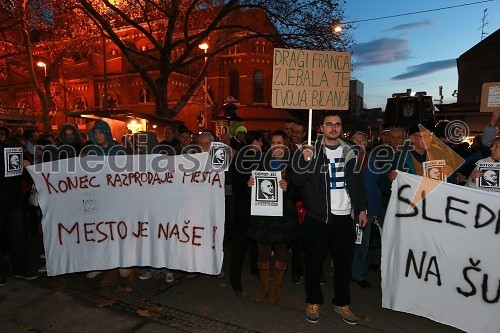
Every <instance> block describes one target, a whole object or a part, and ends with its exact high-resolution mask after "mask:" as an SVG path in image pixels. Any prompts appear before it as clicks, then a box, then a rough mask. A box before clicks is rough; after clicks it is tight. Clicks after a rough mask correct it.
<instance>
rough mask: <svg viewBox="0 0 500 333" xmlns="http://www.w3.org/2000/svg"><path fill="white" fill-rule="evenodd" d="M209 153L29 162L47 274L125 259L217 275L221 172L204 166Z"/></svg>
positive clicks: (97, 267)
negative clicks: (32, 163)
mask: <svg viewBox="0 0 500 333" xmlns="http://www.w3.org/2000/svg"><path fill="white" fill-rule="evenodd" d="M207 159H208V153H201V154H193V155H179V156H170V157H166V156H163V155H140V156H100V157H99V156H94V157H91V156H88V157H85V158H72V159H66V160H60V161H57V162H51V163H43V164H42V165H35V166H31V167H29V168H28V170H29V171H30V174H31V175H32V177H33V179H34V181H35V185H36V188H37V190H38V193H39V204H40V208H41V209H42V212H43V219H42V227H43V237H44V246H45V251H46V255H47V274H48V275H49V276H53V275H59V274H65V273H72V272H81V271H91V270H104V269H111V268H115V267H130V266H152V267H168V268H170V269H179V270H183V271H188V272H201V273H206V274H219V273H220V270H221V267H222V259H223V253H222V240H223V237H224V173H223V172H220V173H219V172H214V171H204V170H207V167H205V166H206V165H207V163H208V169H210V166H209V165H210V163H209V161H207ZM56 168H57V169H56Z"/></svg>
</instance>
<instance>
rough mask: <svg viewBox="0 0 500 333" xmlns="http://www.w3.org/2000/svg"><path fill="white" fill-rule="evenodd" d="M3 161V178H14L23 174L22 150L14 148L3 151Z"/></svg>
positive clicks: (6, 148)
mask: <svg viewBox="0 0 500 333" xmlns="http://www.w3.org/2000/svg"><path fill="white" fill-rule="evenodd" d="M3 154H4V156H3V160H4V161H5V171H4V177H15V176H20V175H22V174H23V165H22V161H23V148H20V147H14V148H8V147H5V148H4V149H3Z"/></svg>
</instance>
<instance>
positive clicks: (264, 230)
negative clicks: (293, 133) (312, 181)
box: [247, 131, 299, 304]
mask: <svg viewBox="0 0 500 333" xmlns="http://www.w3.org/2000/svg"><path fill="white" fill-rule="evenodd" d="M287 142H288V136H287V135H286V134H285V132H283V131H276V132H274V133H273V134H272V136H271V148H270V150H269V151H268V153H267V154H266V155H265V157H264V160H263V162H262V165H261V167H260V169H261V170H265V171H281V178H282V179H281V181H280V183H279V186H280V188H281V189H282V190H283V214H282V216H252V217H251V219H250V228H249V230H248V236H249V237H250V239H252V240H253V241H255V242H257V247H258V251H259V257H258V267H259V274H260V288H259V291H258V292H257V295H256V296H255V300H256V301H257V302H261V301H263V300H264V299H265V298H266V296H267V294H268V293H269V290H270V285H269V271H270V256H271V250H272V248H274V258H275V263H274V266H275V275H274V283H273V293H272V295H271V298H270V300H269V301H270V302H271V303H273V304H276V303H278V301H279V299H280V294H281V287H282V284H283V277H284V275H285V271H286V268H287V262H288V248H287V244H288V243H291V242H292V241H293V240H295V239H296V238H297V230H298V225H299V224H298V216H297V208H296V205H295V202H296V200H295V199H296V198H295V193H294V192H298V191H294V188H293V184H292V182H291V181H290V179H291V174H292V172H293V171H292V169H291V167H289V163H288V160H289V156H290V151H289V150H288V148H287V146H288V145H287ZM254 184H255V179H254V178H253V177H250V179H249V180H248V183H247V185H248V186H249V187H252V186H253V185H254ZM275 194H276V193H275Z"/></svg>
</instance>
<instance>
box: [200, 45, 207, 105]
mask: <svg viewBox="0 0 500 333" xmlns="http://www.w3.org/2000/svg"><path fill="white" fill-rule="evenodd" d="M198 47H199V48H200V49H202V50H203V51H205V65H206V64H207V50H208V44H207V43H203V44H200V45H198ZM203 88H204V90H205V108H208V91H207V75H206V74H205V82H204V83H203Z"/></svg>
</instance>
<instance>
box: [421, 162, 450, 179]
mask: <svg viewBox="0 0 500 333" xmlns="http://www.w3.org/2000/svg"><path fill="white" fill-rule="evenodd" d="M422 167H423V169H424V177H426V178H430V179H433V180H437V181H441V182H445V181H446V173H445V172H444V170H443V169H444V167H446V161H445V160H433V161H424V162H422Z"/></svg>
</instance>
